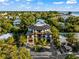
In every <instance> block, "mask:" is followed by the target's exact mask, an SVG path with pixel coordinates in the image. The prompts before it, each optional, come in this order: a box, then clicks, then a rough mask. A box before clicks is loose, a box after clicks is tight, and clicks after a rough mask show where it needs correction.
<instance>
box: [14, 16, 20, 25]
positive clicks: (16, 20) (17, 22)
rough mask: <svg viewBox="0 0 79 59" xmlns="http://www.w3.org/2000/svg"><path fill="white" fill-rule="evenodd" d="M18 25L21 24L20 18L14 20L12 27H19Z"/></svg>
mask: <svg viewBox="0 0 79 59" xmlns="http://www.w3.org/2000/svg"><path fill="white" fill-rule="evenodd" d="M20 23H21V20H20V18H19V17H16V19H15V20H14V22H13V25H14V26H19V25H20Z"/></svg>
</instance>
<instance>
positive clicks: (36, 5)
mask: <svg viewBox="0 0 79 59" xmlns="http://www.w3.org/2000/svg"><path fill="white" fill-rule="evenodd" d="M0 11H79V0H0Z"/></svg>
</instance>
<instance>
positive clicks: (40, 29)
mask: <svg viewBox="0 0 79 59" xmlns="http://www.w3.org/2000/svg"><path fill="white" fill-rule="evenodd" d="M50 32H51V31H50V26H49V25H48V24H46V23H45V22H44V20H42V19H38V20H37V21H36V24H33V25H30V26H29V27H28V32H27V44H31V45H34V39H36V38H37V39H39V40H40V39H42V38H43V39H47V40H50V37H51V35H50Z"/></svg>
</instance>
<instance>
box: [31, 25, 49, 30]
mask: <svg viewBox="0 0 79 59" xmlns="http://www.w3.org/2000/svg"><path fill="white" fill-rule="evenodd" d="M29 28H30V29H33V30H46V29H50V26H49V25H43V26H35V25H30V26H29Z"/></svg>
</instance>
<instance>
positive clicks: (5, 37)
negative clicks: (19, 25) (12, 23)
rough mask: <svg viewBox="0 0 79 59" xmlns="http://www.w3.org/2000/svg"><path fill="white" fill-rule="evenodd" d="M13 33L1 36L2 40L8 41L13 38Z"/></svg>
mask: <svg viewBox="0 0 79 59" xmlns="http://www.w3.org/2000/svg"><path fill="white" fill-rule="evenodd" d="M12 36H13V35H12V33H7V34H3V35H1V36H0V40H3V39H5V40H6V39H8V38H9V37H12Z"/></svg>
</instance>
